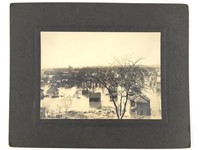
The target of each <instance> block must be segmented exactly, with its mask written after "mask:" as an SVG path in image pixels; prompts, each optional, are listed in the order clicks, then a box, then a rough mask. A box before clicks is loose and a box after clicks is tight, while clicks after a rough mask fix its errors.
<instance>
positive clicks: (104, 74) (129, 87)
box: [90, 59, 146, 119]
mask: <svg viewBox="0 0 200 150" xmlns="http://www.w3.org/2000/svg"><path fill="white" fill-rule="evenodd" d="M139 61H140V59H138V60H137V61H134V62H132V61H131V60H130V59H122V60H119V59H115V61H114V63H113V64H112V65H110V66H109V67H104V68H103V67H98V68H97V69H96V71H95V72H93V73H92V74H91V75H90V76H91V78H92V79H93V80H95V81H96V82H99V83H100V84H102V85H103V86H104V87H105V88H106V89H107V91H108V93H109V95H110V98H111V100H112V102H113V104H114V107H115V112H116V115H117V118H118V119H122V118H123V117H124V115H125V113H126V107H127V103H128V100H129V97H130V95H140V94H141V92H142V89H143V88H144V87H145V86H144V77H145V73H146V72H145V69H143V68H140V67H139V66H137V65H136V64H137V63H138V62H139ZM116 92H117V95H118V98H119V101H118V102H117V101H116V100H115V98H114V97H115V95H114V94H116Z"/></svg>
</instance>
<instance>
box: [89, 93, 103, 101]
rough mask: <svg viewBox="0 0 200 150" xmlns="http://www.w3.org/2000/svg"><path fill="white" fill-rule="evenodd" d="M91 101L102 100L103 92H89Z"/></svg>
mask: <svg viewBox="0 0 200 150" xmlns="http://www.w3.org/2000/svg"><path fill="white" fill-rule="evenodd" d="M89 101H90V102H100V101H101V93H100V92H97V93H90V94H89Z"/></svg>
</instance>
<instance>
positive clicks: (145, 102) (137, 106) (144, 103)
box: [130, 95, 151, 115]
mask: <svg viewBox="0 0 200 150" xmlns="http://www.w3.org/2000/svg"><path fill="white" fill-rule="evenodd" d="M130 101H131V110H132V111H133V112H135V113H136V114H137V115H151V107H150V99H149V98H148V97H147V96H146V95H141V96H138V97H136V98H134V99H132V100H130Z"/></svg>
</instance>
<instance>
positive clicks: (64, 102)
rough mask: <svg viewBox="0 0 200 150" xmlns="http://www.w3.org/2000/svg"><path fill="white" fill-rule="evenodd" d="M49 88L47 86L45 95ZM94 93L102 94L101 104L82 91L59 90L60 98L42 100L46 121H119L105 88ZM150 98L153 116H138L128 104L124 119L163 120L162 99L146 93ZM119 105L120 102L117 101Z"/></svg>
mask: <svg viewBox="0 0 200 150" xmlns="http://www.w3.org/2000/svg"><path fill="white" fill-rule="evenodd" d="M48 88H49V87H48V86H45V87H43V89H44V94H45V92H46V91H47V89H48ZM94 92H101V102H89V98H88V96H84V95H82V89H79V88H76V87H73V88H59V97H57V98H50V97H45V98H44V99H43V100H41V107H45V108H46V114H45V118H44V119H117V116H116V113H115V107H114V104H113V102H112V101H111V100H110V97H109V95H108V92H107V90H106V89H104V88H96V89H95V90H94ZM145 95H146V96H147V97H149V98H150V100H151V101H150V106H151V115H150V116H144V115H136V114H135V113H133V112H132V111H131V110H130V108H131V106H130V101H128V103H127V107H126V113H125V115H124V117H123V119H161V118H162V117H161V97H160V95H158V94H156V93H154V92H146V93H145ZM116 103H117V104H118V101H116Z"/></svg>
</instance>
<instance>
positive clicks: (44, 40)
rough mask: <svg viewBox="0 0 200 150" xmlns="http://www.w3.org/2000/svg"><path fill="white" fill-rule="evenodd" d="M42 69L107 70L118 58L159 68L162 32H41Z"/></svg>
mask: <svg viewBox="0 0 200 150" xmlns="http://www.w3.org/2000/svg"><path fill="white" fill-rule="evenodd" d="M40 35H41V68H64V67H68V66H69V65H70V66H72V67H86V66H107V65H110V64H112V62H113V61H114V59H115V58H117V59H122V58H128V59H132V60H133V61H134V60H137V59H139V58H142V59H141V61H139V63H138V64H140V65H148V66H154V65H156V66H157V65H160V47H161V45H160V44H161V43H160V42H161V33H160V32H63V31H62V32H57V31H56V32H54V31H42V32H41V33H40Z"/></svg>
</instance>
